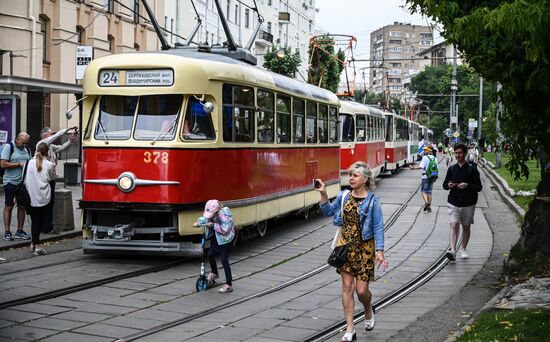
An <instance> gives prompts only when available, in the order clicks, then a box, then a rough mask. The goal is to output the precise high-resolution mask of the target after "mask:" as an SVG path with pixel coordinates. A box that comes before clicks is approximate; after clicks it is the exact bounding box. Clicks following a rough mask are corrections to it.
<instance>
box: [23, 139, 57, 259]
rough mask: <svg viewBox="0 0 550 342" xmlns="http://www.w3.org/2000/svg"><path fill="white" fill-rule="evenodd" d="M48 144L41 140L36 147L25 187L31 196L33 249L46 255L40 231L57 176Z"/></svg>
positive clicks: (30, 212) (36, 252)
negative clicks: (50, 157)
mask: <svg viewBox="0 0 550 342" xmlns="http://www.w3.org/2000/svg"><path fill="white" fill-rule="evenodd" d="M48 152H49V147H48V144H46V143H44V142H41V143H39V144H38V146H37V147H36V153H35V156H34V158H33V159H31V160H30V161H29V164H28V166H27V175H26V176H25V187H26V188H27V191H28V193H29V197H30V198H31V206H30V208H28V211H29V214H30V215H31V235H32V243H31V251H32V252H33V253H34V255H44V254H46V251H45V250H44V248H42V247H41V246H40V233H41V230H42V229H43V227H44V225H45V224H46V220H47V211H48V203H49V202H50V197H51V193H52V189H51V188H50V181H51V180H52V179H54V178H55V164H54V163H52V162H51V161H49V160H48V159H47V158H48Z"/></svg>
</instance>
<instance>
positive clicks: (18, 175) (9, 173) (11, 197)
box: [0, 132, 32, 241]
mask: <svg viewBox="0 0 550 342" xmlns="http://www.w3.org/2000/svg"><path fill="white" fill-rule="evenodd" d="M29 138H30V137H29V135H28V134H27V133H25V132H21V133H19V134H18V135H17V137H16V138H15V140H14V141H13V153H11V150H12V149H11V147H10V144H5V145H4V148H3V149H2V155H1V157H0V166H1V167H2V168H3V169H4V170H5V171H4V177H3V179H2V180H3V185H4V195H5V206H4V227H5V230H6V232H5V233H4V240H7V241H13V238H14V236H13V235H12V234H11V232H10V225H11V214H12V211H13V206H14V205H15V189H16V187H17V185H19V184H20V183H21V180H22V178H23V168H24V167H25V163H26V162H27V160H29V159H31V157H32V156H31V155H30V153H29V152H28V148H27V144H28V143H29ZM24 223H25V208H24V207H21V206H19V205H18V206H17V232H16V233H15V238H16V239H22V240H29V239H30V236H29V235H27V233H25V232H24V231H23V224H24Z"/></svg>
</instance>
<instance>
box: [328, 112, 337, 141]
mask: <svg viewBox="0 0 550 342" xmlns="http://www.w3.org/2000/svg"><path fill="white" fill-rule="evenodd" d="M337 138H338V109H337V108H336V107H328V142H329V143H331V144H333V143H336V142H338V140H337Z"/></svg>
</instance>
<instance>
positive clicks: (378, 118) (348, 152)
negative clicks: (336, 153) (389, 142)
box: [340, 100, 385, 186]
mask: <svg viewBox="0 0 550 342" xmlns="http://www.w3.org/2000/svg"><path fill="white" fill-rule="evenodd" d="M384 144H385V142H384V115H383V114H382V111H381V110H379V109H377V108H374V107H371V106H367V105H364V104H361V103H357V102H352V101H344V100H341V101H340V179H341V184H342V186H347V185H348V184H349V175H348V173H347V169H348V167H349V166H350V165H351V164H352V163H354V162H356V161H359V160H361V161H364V162H366V163H367V164H368V165H369V168H370V169H371V170H372V172H373V176H375V177H376V176H377V175H378V174H380V172H381V171H382V168H383V167H384Z"/></svg>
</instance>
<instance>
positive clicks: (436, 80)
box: [410, 65, 496, 142]
mask: <svg viewBox="0 0 550 342" xmlns="http://www.w3.org/2000/svg"><path fill="white" fill-rule="evenodd" d="M479 77H480V76H479V74H477V73H476V72H475V71H474V70H473V69H472V68H470V67H467V66H464V65H458V66H457V72H456V79H457V82H458V92H457V95H459V96H457V104H458V108H459V111H458V114H459V115H458V123H459V126H460V127H462V128H461V131H462V133H465V131H467V130H468V121H469V119H470V118H474V119H476V120H477V118H478V116H479V97H477V96H464V97H461V96H460V95H470V94H479ZM451 79H452V66H451V65H446V66H429V67H427V68H426V69H425V70H424V71H422V72H420V73H418V74H416V75H415V76H413V77H412V79H411V85H410V90H411V91H413V92H417V93H419V94H435V95H440V94H448V93H449V90H450V89H449V85H450V84H451ZM435 95H434V96H425V95H423V96H421V100H422V104H421V105H420V106H419V108H418V109H419V110H420V114H421V115H420V118H419V121H420V123H421V124H422V125H424V126H428V127H430V128H431V129H432V130H433V131H434V135H435V139H436V140H438V141H442V140H443V138H444V131H445V130H446V129H447V128H449V127H450V126H449V110H450V107H451V105H450V101H451V98H450V96H435ZM495 101H496V87H495V84H494V83H491V82H484V86H483V107H482V108H483V111H484V113H485V112H486V111H487V110H488V108H489V107H490V105H491V103H494V102H495ZM426 106H427V107H429V108H430V109H429V110H428V108H427V107H426ZM485 116H486V114H483V117H485ZM428 123H429V124H428ZM482 128H483V136H484V137H486V138H487V132H488V128H489V127H482ZM492 129H494V126H492ZM464 135H465V134H464ZM489 135H490V138H494V135H491V134H489ZM490 141H491V142H494V141H495V140H490Z"/></svg>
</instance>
